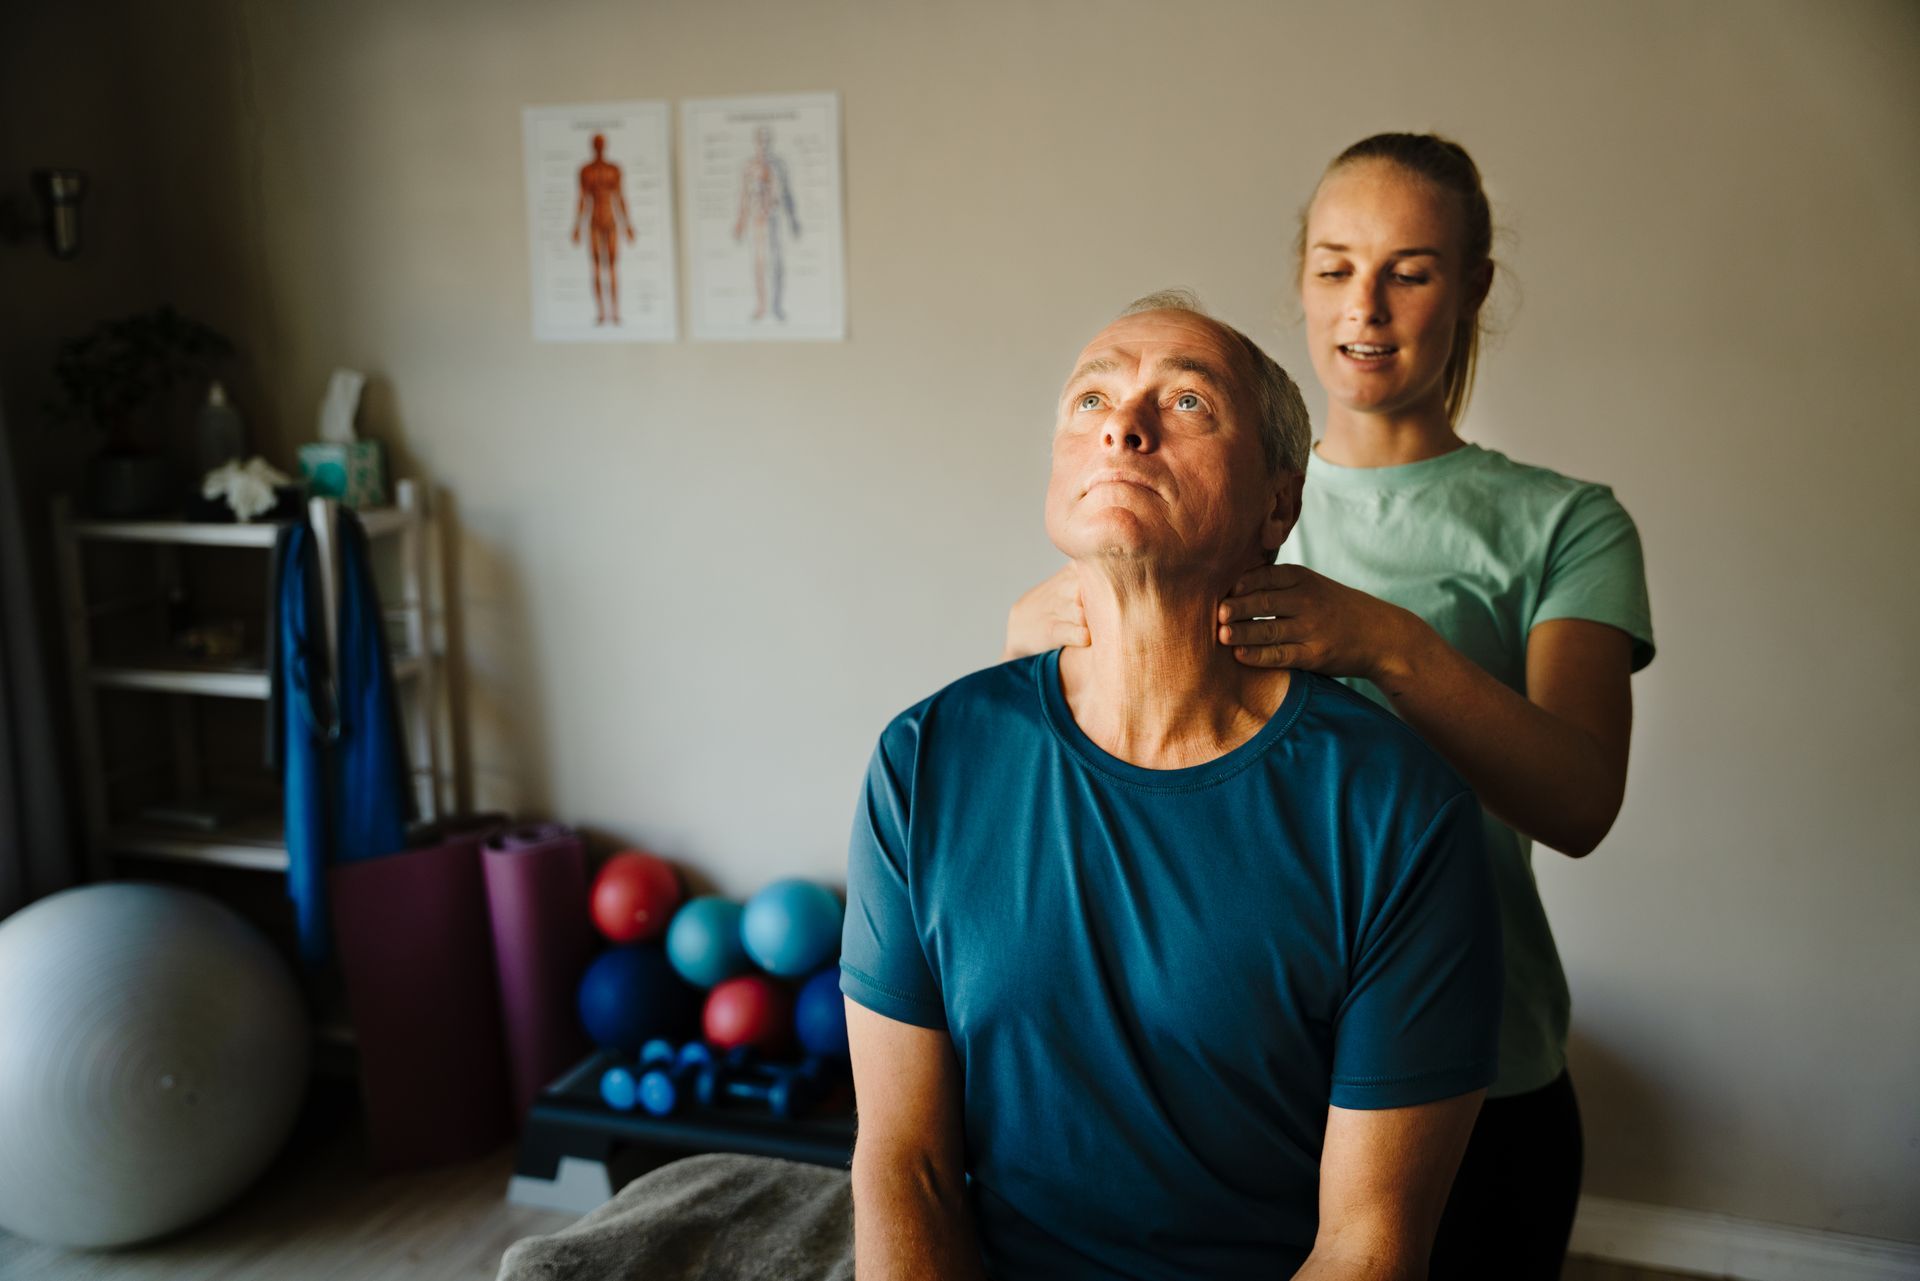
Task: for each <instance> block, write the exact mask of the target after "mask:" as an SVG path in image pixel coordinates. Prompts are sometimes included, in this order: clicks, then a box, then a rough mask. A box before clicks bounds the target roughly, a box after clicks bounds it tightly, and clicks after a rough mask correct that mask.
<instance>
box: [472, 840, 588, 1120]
mask: <svg viewBox="0 0 1920 1281" xmlns="http://www.w3.org/2000/svg"><path fill="white" fill-rule="evenodd" d="M480 862H481V866H482V868H483V869H484V872H485V876H486V882H487V904H488V909H489V912H490V914H491V915H492V918H493V954H494V964H495V967H496V972H497V973H498V975H499V980H500V1014H501V1020H502V1022H503V1023H504V1024H505V1027H506V1039H507V1069H508V1074H509V1078H510V1084H511V1089H512V1093H511V1098H512V1100H513V1119H514V1124H515V1125H518V1124H520V1123H521V1122H522V1121H524V1120H525V1119H526V1115H527V1109H528V1107H530V1106H531V1105H532V1103H533V1100H534V1096H535V1095H537V1094H538V1093H539V1092H540V1088H541V1087H542V1086H544V1085H546V1084H547V1083H548V1082H549V1081H551V1080H553V1079H554V1078H555V1077H557V1076H559V1075H560V1074H561V1073H562V1072H564V1071H566V1070H567V1069H568V1068H570V1067H572V1066H573V1065H574V1064H575V1063H576V1062H578V1061H579V1060H580V1058H581V1057H582V1056H583V1055H585V1054H586V1052H587V1050H588V1049H589V1048H591V1047H590V1046H589V1045H588V1044H587V1036H586V1032H585V1031H584V1030H582V1028H581V1026H580V1017H579V1015H578V1013H577V1012H576V1005H577V999H578V998H577V992H578V988H579V986H580V976H581V975H582V974H584V973H585V972H586V968H587V960H588V957H589V955H590V954H591V952H592V950H593V938H592V931H591V927H590V925H589V923H588V916H587V855H586V850H585V849H584V848H583V847H582V846H581V843H580V838H579V836H578V835H576V834H575V833H574V832H573V830H572V829H570V828H567V827H562V826H561V825H559V824H557V823H548V824H542V825H539V826H532V827H515V828H509V829H508V830H507V831H505V832H502V833H500V834H498V835H496V836H495V837H493V839H491V840H489V841H488V842H487V843H486V845H485V846H484V847H483V849H482V852H481V855H480Z"/></svg>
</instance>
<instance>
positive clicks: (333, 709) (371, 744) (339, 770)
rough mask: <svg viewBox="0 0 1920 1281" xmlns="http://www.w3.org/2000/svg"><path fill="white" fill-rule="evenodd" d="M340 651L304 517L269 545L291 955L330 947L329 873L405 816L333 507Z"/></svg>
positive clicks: (389, 837)
mask: <svg viewBox="0 0 1920 1281" xmlns="http://www.w3.org/2000/svg"><path fill="white" fill-rule="evenodd" d="M337 531H338V532H337V536H336V538H335V540H334V542H335V547H336V548H337V551H338V579H337V581H338V593H337V602H338V609H339V626H338V629H337V637H338V647H339V653H338V655H337V656H335V658H334V660H333V661H331V662H330V661H329V657H328V654H327V629H326V613H325V609H326V606H325V604H324V599H323V597H324V593H323V591H322V587H321V581H322V575H323V574H324V573H326V572H327V569H326V567H325V566H323V565H322V563H321V559H322V557H323V556H324V555H325V550H324V548H323V547H322V545H321V540H320V538H319V537H318V536H317V535H316V533H315V532H314V530H313V528H312V527H311V526H310V525H309V524H308V523H306V522H304V521H296V522H293V523H291V524H289V525H288V526H287V527H286V528H285V529H284V530H282V531H281V534H280V537H279V540H278V542H277V544H276V545H275V548H274V592H273V594H274V614H275V619H274V626H273V632H274V636H273V641H272V647H273V669H274V671H273V704H272V707H271V708H270V709H269V713H268V727H269V728H268V733H269V735H270V736H271V747H272V749H273V756H274V759H275V764H276V766H277V767H278V768H279V769H280V771H281V773H282V775H283V777H284V780H285V783H286V829H287V894H288V896H289V897H290V898H292V899H293V904H294V917H295V921H296V923H297V925H298V928H299V934H300V952H301V955H302V956H303V957H304V958H305V959H306V960H307V961H308V963H310V964H314V965H319V964H321V963H323V962H325V961H326V960H327V958H328V956H329V954H330V953H331V951H332V942H331V932H330V930H329V927H328V916H327V903H326V885H327V879H326V878H327V868H328V866H329V865H331V864H334V863H351V862H355V861H358V860H361V859H368V858H378V857H380V856H381V855H384V854H392V853H394V852H395V851H397V850H400V849H402V848H404V847H405V845H406V825H407V820H408V818H409V817H410V815H411V809H412V788H411V779H410V775H409V773H408V766H407V757H406V747H405V739H404V738H403V737H402V734H401V722H400V703H399V694H398V690H397V689H396V687H395V682H394V675H393V664H392V660H391V658H390V656H389V655H388V653H387V641H386V629H385V622H384V615H383V613H382V611H381V607H380V599H379V596H378V594H377V593H376V591H375V587H374V581H373V568H372V563H371V555H370V553H369V551H368V547H367V536H366V532H365V530H364V529H362V528H361V525H360V521H359V519H358V518H357V517H356V516H354V514H353V513H352V512H351V511H348V510H346V509H344V508H341V509H339V523H338V526H337Z"/></svg>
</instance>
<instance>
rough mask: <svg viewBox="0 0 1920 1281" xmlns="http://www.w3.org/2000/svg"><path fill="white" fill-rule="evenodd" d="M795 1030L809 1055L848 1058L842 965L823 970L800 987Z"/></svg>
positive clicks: (794, 1012)
mask: <svg viewBox="0 0 1920 1281" xmlns="http://www.w3.org/2000/svg"><path fill="white" fill-rule="evenodd" d="M793 1030H794V1034H795V1035H797V1036H798V1037H799V1038H800V1045H801V1047H802V1048H803V1049H805V1050H806V1052H807V1053H808V1054H817V1055H819V1056H820V1057H821V1058H837V1059H844V1058H846V1057H847V1003H846V998H845V997H843V996H841V995H840V967H839V966H837V965H836V966H834V967H832V968H830V969H825V970H821V971H820V972H819V973H818V974H816V975H814V976H813V977H812V978H810V979H808V980H807V982H806V986H804V987H802V988H801V989H800V999H799V1000H798V1001H796V1002H794V1006H793Z"/></svg>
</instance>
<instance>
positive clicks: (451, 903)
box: [329, 833, 512, 1170]
mask: <svg viewBox="0 0 1920 1281" xmlns="http://www.w3.org/2000/svg"><path fill="white" fill-rule="evenodd" d="M483 835H484V833H474V834H473V835H471V836H469V837H467V838H466V839H465V840H454V841H449V842H448V843H446V844H444V845H439V846H436V847H434V848H432V849H423V850H408V851H405V852H403V853H399V854H390V855H387V856H385V857H383V858H376V859H367V860H364V861H362V862H358V863H343V864H340V865H338V866H336V867H334V868H333V869H332V871H331V873H330V876H329V889H330V891H331V893H332V899H333V928H334V940H335V943H336V945H337V947H338V951H339V957H340V969H341V972H342V974H343V976H344V977H345V979H346V986H347V1002H348V1005H349V1009H350V1012H351V1014H352V1017H353V1026H354V1033H355V1036H356V1038H357V1040H358V1042H359V1058H360V1081H361V1089H362V1091H363V1093H364V1095H365V1098H366V1107H367V1129H368V1132H369V1136H370V1137H371V1139H372V1147H373V1160H374V1164H375V1165H376V1166H378V1167H379V1168H381V1169H388V1170H392V1169H406V1168H410V1167H415V1166H423V1165H435V1164H439V1163H441V1162H445V1161H459V1160H465V1159H466V1158H469V1157H474V1156H479V1155H481V1154H482V1153H486V1152H491V1151H493V1150H494V1149H495V1148H497V1147H498V1146H499V1145H500V1144H501V1143H503V1142H505V1141H506V1139H507V1137H508V1136H509V1135H510V1134H511V1133H512V1122H511V1118H510V1117H509V1114H508V1111H507V1102H508V1094H507V1060H506V1048H505V1044H504V1041H503V1039H502V1036H501V1029H500V1001H499V992H498V989H497V987H496V985H495V980H494V966H493V935H492V931H491V929H489V927H488V921H487V897H486V891H485V888H484V887H483V885H482V884H481V879H480V840H481V837H482V836H483Z"/></svg>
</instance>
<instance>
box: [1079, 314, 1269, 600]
mask: <svg viewBox="0 0 1920 1281" xmlns="http://www.w3.org/2000/svg"><path fill="white" fill-rule="evenodd" d="M1258 412H1259V411H1258V400H1257V398H1256V396H1255V393H1254V384H1253V374H1252V370H1251V369H1250V368H1249V359H1248V356H1247V354H1246V353H1245V351H1244V350H1243V349H1242V348H1241V347H1240V344H1239V343H1238V342H1236V341H1235V340H1234V339H1233V338H1232V337H1231V336H1230V335H1229V334H1227V333H1226V332H1225V331H1223V330H1222V329H1221V328H1220V327H1219V326H1218V325H1216V324H1214V323H1213V322H1212V321H1210V320H1208V319H1206V318H1205V317H1203V316H1196V315H1193V314H1192V313H1190V312H1183V311H1149V312H1142V313H1140V314H1138V315H1134V316H1124V317H1122V318H1121V319H1119V320H1116V321H1115V322H1113V323H1112V324H1111V325H1108V326H1107V327H1106V329H1104V330H1102V331H1101V332H1100V334H1099V336H1098V337H1096V338H1095V339H1094V340H1093V341H1092V342H1091V343H1088V344H1087V347H1086V350H1085V351H1082V352H1081V353H1080V358H1079V359H1078V360H1077V361H1075V362H1074V372H1073V376H1072V377H1070V378H1069V379H1068V380H1067V385H1066V389H1065V390H1064V391H1063V392H1062V393H1061V397H1060V416H1059V424H1058V426H1057V427H1056V428H1055V431H1054V435H1053V476H1052V479H1051V481H1050V482H1049V483H1048V486H1047V535H1048V537H1050V538H1051V539H1052V540H1053V543H1054V546H1056V547H1058V548H1059V549H1060V550H1061V551H1062V552H1064V553H1066V555H1067V556H1068V557H1069V558H1071V559H1073V560H1075V561H1101V560H1122V561H1126V560H1132V561H1139V562H1141V563H1143V564H1145V565H1147V566H1149V567H1151V568H1152V569H1154V570H1155V571H1157V572H1159V573H1163V574H1164V573H1179V572H1183V571H1187V572H1199V573H1203V574H1211V575H1216V576H1217V575H1222V574H1237V573H1239V572H1241V571H1242V570H1244V569H1246V568H1247V567H1248V566H1249V565H1250V564H1251V563H1253V562H1254V560H1256V559H1268V560H1270V559H1271V558H1272V551H1273V549H1274V548H1277V547H1279V545H1280V542H1281V540H1283V539H1284V538H1285V536H1286V531H1287V530H1288V529H1289V528H1291V526H1292V523H1293V518H1294V516H1295V515H1296V514H1297V513H1298V511H1299V482H1298V478H1297V477H1293V476H1292V475H1291V474H1290V473H1284V472H1283V473H1281V474H1279V475H1278V476H1274V475H1270V474H1269V472H1268V470H1267V464H1266V456H1265V453H1264V451H1263V450H1262V449H1261V446H1260V437H1259V423H1258ZM1263 547H1264V548H1265V554H1264V556H1262V554H1261V553H1262V549H1263Z"/></svg>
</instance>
